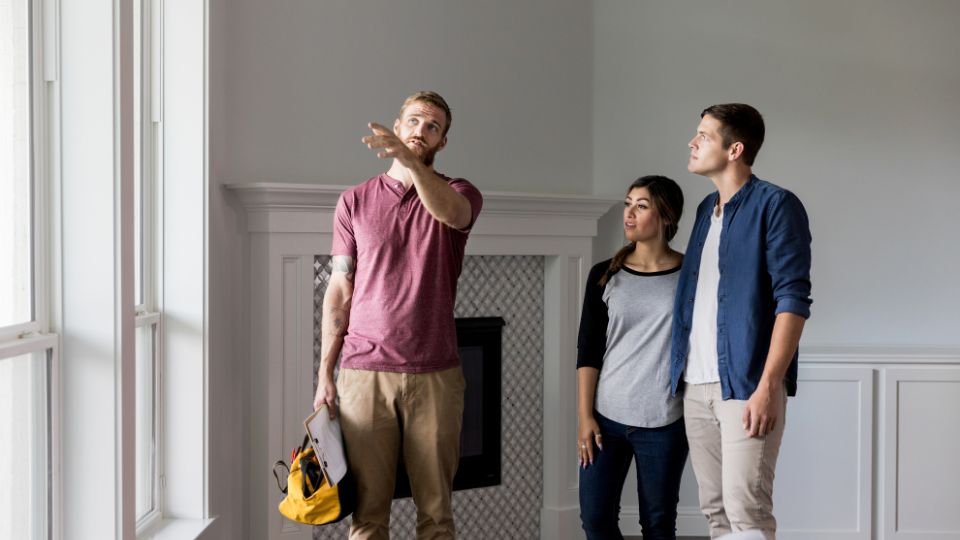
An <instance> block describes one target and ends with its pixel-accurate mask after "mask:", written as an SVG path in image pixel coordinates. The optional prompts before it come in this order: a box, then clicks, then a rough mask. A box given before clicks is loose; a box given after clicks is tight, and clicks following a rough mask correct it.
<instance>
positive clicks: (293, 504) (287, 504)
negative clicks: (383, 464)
mask: <svg viewBox="0 0 960 540" xmlns="http://www.w3.org/2000/svg"><path fill="white" fill-rule="evenodd" d="M283 469H285V470H286V471H287V475H286V476H287V485H286V486H283V485H281V482H280V477H281V474H280V473H278V470H280V471H282V470H283ZM273 476H274V478H276V479H277V487H278V488H280V491H281V492H283V493H284V494H285V495H286V497H284V499H283V500H282V501H280V513H281V514H283V515H284V516H286V517H287V518H289V519H292V520H293V521H296V522H299V523H306V524H308V525H326V524H327V523H336V522H338V521H340V520H342V519H343V518H345V517H347V516H349V515H350V514H351V513H352V512H353V511H354V510H355V509H356V507H357V486H356V483H355V481H354V479H353V476H352V475H351V474H350V471H347V475H346V476H344V477H343V478H342V479H340V481H339V482H337V484H336V485H330V482H329V481H328V479H327V476H326V473H325V471H324V470H323V467H322V466H321V464H320V462H319V460H317V456H316V454H315V453H314V451H313V447H312V446H311V445H310V439H309V437H304V438H303V444H302V445H300V446H299V447H298V448H295V449H294V451H293V458H292V459H291V463H290V466H289V467H287V464H286V463H285V462H283V461H282V460H280V461H277V462H276V463H275V464H274V465H273Z"/></svg>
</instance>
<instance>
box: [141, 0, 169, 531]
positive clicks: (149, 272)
mask: <svg viewBox="0 0 960 540" xmlns="http://www.w3.org/2000/svg"><path fill="white" fill-rule="evenodd" d="M134 1H135V2H139V3H140V20H139V21H138V23H137V24H139V25H140V42H141V45H140V73H139V74H136V75H139V77H140V170H139V171H138V174H139V178H140V200H139V201H135V203H136V204H138V205H140V212H141V214H140V227H141V229H140V231H141V236H140V253H139V254H138V256H140V257H141V262H140V264H141V267H140V268H141V275H140V287H141V291H140V300H141V303H140V304H138V305H137V306H136V314H137V315H136V328H137V329H138V330H139V329H140V328H142V327H144V326H153V327H154V335H153V337H154V339H153V359H154V369H153V418H152V419H151V420H152V422H153V425H154V440H153V443H154V459H155V463H154V468H153V478H152V487H153V500H154V507H153V509H151V510H150V511H149V512H148V513H147V514H146V515H144V516H142V517H140V518H139V519H137V522H136V531H137V535H141V534H144V533H145V532H146V531H149V530H151V529H152V528H154V527H156V525H157V524H158V522H160V520H162V519H163V510H164V508H163V506H164V505H163V499H164V497H163V484H164V481H163V480H164V474H163V463H164V459H163V457H164V456H163V448H164V444H163V442H164V441H163V416H162V412H163V396H164V393H163V385H162V380H163V377H162V374H163V357H164V355H163V324H162V308H161V305H160V291H159V284H160V283H161V279H160V275H161V274H160V273H161V265H160V264H158V263H159V262H161V261H162V260H163V257H162V254H161V253H160V249H161V246H162V242H161V241H160V237H161V231H162V226H161V225H162V224H161V222H160V219H161V216H162V215H163V213H162V209H161V208H160V204H162V202H161V201H162V200H163V198H162V197H161V196H160V188H161V186H162V180H161V179H162V176H161V167H162V163H163V159H162V156H163V154H162V149H161V142H162V138H161V137H160V130H161V127H162V126H161V124H160V120H161V117H160V110H161V108H160V97H161V94H160V88H161V86H160V83H161V79H160V75H161V71H160V69H159V68H160V66H161V65H162V53H163V51H162V46H161V41H160V40H161V37H162V28H161V26H160V25H161V24H162V0H134ZM138 420H139V419H138Z"/></svg>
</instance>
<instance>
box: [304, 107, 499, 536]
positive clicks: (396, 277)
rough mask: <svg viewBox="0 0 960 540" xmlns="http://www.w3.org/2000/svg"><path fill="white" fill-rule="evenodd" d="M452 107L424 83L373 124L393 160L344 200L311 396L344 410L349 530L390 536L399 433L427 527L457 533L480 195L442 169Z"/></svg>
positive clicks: (380, 153)
mask: <svg viewBox="0 0 960 540" xmlns="http://www.w3.org/2000/svg"><path fill="white" fill-rule="evenodd" d="M450 120H451V115H450V107H449V106H447V103H446V101H444V99H443V98H442V97H440V96H439V95H438V94H436V93H434V92H418V93H416V94H414V95H412V96H410V97H408V98H407V99H406V101H404V103H403V106H402V107H401V109H400V118H398V119H397V120H396V121H395V122H394V124H393V130H392V131H391V130H389V129H387V128H386V127H384V126H382V125H380V124H375V123H371V124H369V125H368V127H369V128H370V130H371V132H372V134H371V135H368V136H366V137H364V138H363V142H364V143H365V144H366V145H367V147H368V148H372V149H376V150H377V157H379V158H381V159H392V160H393V163H392V165H391V166H390V169H389V170H388V171H387V172H386V173H384V174H380V175H377V176H375V177H373V178H371V179H369V180H367V181H366V182H363V183H362V184H360V185H358V186H356V187H353V188H351V189H348V190H347V191H345V192H344V193H343V194H342V195H341V196H340V200H339V201H338V203H337V210H336V215H335V218H334V233H333V248H332V250H331V254H332V255H333V272H332V275H331V276H330V284H329V286H328V287H327V292H326V294H325V295H324V297H323V323H322V339H321V348H320V370H319V374H318V379H319V382H318V384H317V394H316V397H315V398H314V402H313V407H314V409H318V408H320V406H321V405H326V406H327V408H328V410H329V411H330V416H331V418H333V417H334V416H336V414H337V413H338V411H339V414H340V424H341V427H342V429H343V436H344V439H345V443H346V447H347V452H348V459H349V462H350V468H351V471H352V472H353V474H354V476H355V477H356V479H357V488H358V501H357V510H356V512H354V514H353V525H352V527H351V529H350V538H351V539H360V538H363V539H366V538H387V537H388V536H389V526H390V503H391V501H392V498H393V489H394V478H395V475H396V469H397V460H398V457H399V456H400V455H401V445H402V455H403V459H404V465H405V466H406V468H407V472H408V473H409V476H410V489H411V491H412V492H413V500H414V502H415V503H416V505H417V537H418V538H454V524H453V512H452V509H451V506H450V499H451V493H452V488H453V476H454V473H456V470H457V463H458V461H459V457H460V424H461V420H462V416H463V391H464V380H463V372H462V371H461V368H460V361H459V358H458V356H457V334H456V326H455V323H454V319H453V307H454V300H455V298H456V290H457V278H458V277H459V276H460V270H461V268H462V265H463V254H464V248H465V246H466V243H467V236H468V234H469V232H470V229H471V228H472V227H473V224H474V222H475V221H476V219H477V216H478V215H479V213H480V207H481V206H482V204H483V198H482V197H481V195H480V192H479V191H478V190H477V188H475V187H474V186H473V185H472V184H471V183H470V182H467V181H466V180H464V179H462V178H449V177H446V176H444V175H442V174H438V173H437V172H436V171H435V170H434V168H433V161H434V157H435V156H436V154H437V152H439V151H440V150H441V149H443V147H444V146H445V145H446V144H447V131H448V130H449V129H450ZM338 355H339V356H340V373H339V375H338V380H337V383H336V384H334V381H333V369H334V366H335V365H336V363H337V357H338ZM338 398H339V399H338Z"/></svg>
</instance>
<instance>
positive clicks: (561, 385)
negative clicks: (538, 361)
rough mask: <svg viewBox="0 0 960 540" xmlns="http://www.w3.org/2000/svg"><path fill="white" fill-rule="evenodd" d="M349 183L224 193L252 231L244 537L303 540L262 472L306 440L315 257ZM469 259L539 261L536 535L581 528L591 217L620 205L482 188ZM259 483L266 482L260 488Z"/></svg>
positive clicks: (234, 188)
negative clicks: (584, 295) (579, 356)
mask: <svg viewBox="0 0 960 540" xmlns="http://www.w3.org/2000/svg"><path fill="white" fill-rule="evenodd" d="M347 188H348V186H333V185H316V184H291V183H270V182H262V183H251V184H233V185H229V186H227V188H226V189H228V190H229V191H230V192H231V193H232V194H233V196H234V197H235V200H236V202H237V203H238V204H239V205H241V206H242V207H243V208H244V210H245V216H246V226H247V233H248V234H249V249H248V256H249V261H248V263H249V295H250V303H249V306H250V334H249V336H248V339H249V351H250V373H249V376H250V379H249V380H250V381H251V382H250V396H251V398H250V404H249V406H250V409H249V410H250V417H251V428H250V441H249V444H250V451H251V459H250V467H251V470H250V471H249V473H250V475H251V476H250V478H253V479H258V480H254V481H253V482H252V484H251V493H249V494H248V511H249V512H250V516H251V537H252V538H270V539H279V538H284V539H286V538H297V539H301V538H302V539H304V540H306V539H309V538H311V531H310V527H305V526H301V525H298V524H296V523H293V522H290V521H287V520H284V519H282V518H281V517H280V515H279V513H278V512H276V505H277V503H278V502H279V498H280V496H279V493H278V492H277V489H276V486H275V485H274V480H273V478H272V476H270V475H268V474H265V472H266V471H269V468H270V465H271V464H272V463H273V461H274V460H276V459H277V456H282V455H284V448H285V446H289V445H290V444H293V443H292V442H291V441H294V440H295V439H297V438H298V437H299V435H298V434H300V433H302V430H303V428H302V419H303V417H304V415H305V412H306V411H309V410H310V406H311V405H310V404H311V403H312V398H313V375H314V374H313V261H314V257H315V256H316V255H318V254H326V253H329V252H330V246H331V241H332V232H333V212H334V209H335V208H336V203H337V199H338V198H339V196H340V193H341V192H343V191H344V190H345V189H347ZM483 196H484V207H483V212H482V213H481V215H480V218H479V219H478V220H477V223H476V225H475V226H474V229H473V232H472V233H471V235H470V240H469V241H468V242H467V249H466V252H467V254H468V255H541V256H544V257H545V262H544V321H543V325H544V326H543V340H544V342H543V351H544V366H543V415H544V416H543V506H542V510H541V520H540V523H541V527H540V529H541V538H549V539H562V538H573V537H575V536H576V534H577V533H578V531H579V521H578V519H579V518H578V512H579V511H578V505H577V476H576V474H577V472H576V471H577V470H576V468H575V467H573V466H571V464H572V463H574V462H575V461H576V455H575V452H574V451H573V450H575V448H574V445H573V444H572V443H571V441H574V440H575V439H576V433H575V431H576V376H575V375H576V373H575V370H574V368H573V366H574V365H575V351H576V335H577V321H578V314H579V313H580V298H581V291H582V285H583V283H584V280H585V279H586V275H587V272H588V271H589V269H590V265H591V264H592V261H593V253H592V249H593V248H592V245H593V238H594V237H595V236H596V234H597V221H598V220H599V219H600V217H601V216H603V215H604V214H605V213H606V212H607V211H609V210H610V208H611V207H612V206H613V205H614V204H616V203H617V202H618V201H616V200H613V199H604V198H597V197H591V196H586V195H566V194H533V193H508V192H489V191H487V192H484V193H483ZM261 480H262V481H261Z"/></svg>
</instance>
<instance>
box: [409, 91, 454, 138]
mask: <svg viewBox="0 0 960 540" xmlns="http://www.w3.org/2000/svg"><path fill="white" fill-rule="evenodd" d="M418 101H419V102H421V103H429V104H430V105H433V106H434V107H436V108H438V109H440V110H441V111H443V114H444V115H446V117H447V125H445V126H444V127H443V136H444V137H446V136H447V132H448V131H450V122H452V121H453V115H452V114H450V106H449V105H447V100H445V99H443V96H441V95H440V94H438V93H436V92H431V91H430V90H421V91H419V92H416V93H415V94H412V95H411V96H410V97H408V98H407V99H405V100H403V106H402V107H400V116H401V117H403V111H405V110H406V109H407V107H409V106H410V105H411V104H413V103H416V102H418Z"/></svg>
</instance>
